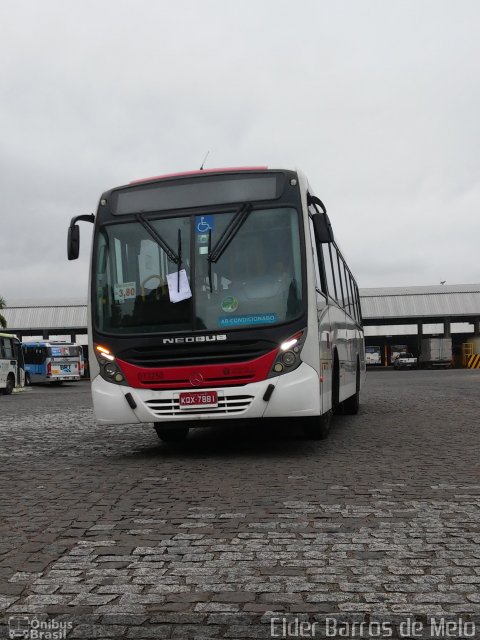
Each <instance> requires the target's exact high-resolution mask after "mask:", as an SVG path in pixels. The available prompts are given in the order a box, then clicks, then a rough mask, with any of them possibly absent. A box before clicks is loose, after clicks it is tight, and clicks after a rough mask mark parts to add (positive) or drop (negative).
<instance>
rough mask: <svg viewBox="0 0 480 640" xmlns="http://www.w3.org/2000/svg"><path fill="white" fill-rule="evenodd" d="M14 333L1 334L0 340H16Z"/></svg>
mask: <svg viewBox="0 0 480 640" xmlns="http://www.w3.org/2000/svg"><path fill="white" fill-rule="evenodd" d="M16 337H17V336H16V335H15V334H14V333H0V338H16Z"/></svg>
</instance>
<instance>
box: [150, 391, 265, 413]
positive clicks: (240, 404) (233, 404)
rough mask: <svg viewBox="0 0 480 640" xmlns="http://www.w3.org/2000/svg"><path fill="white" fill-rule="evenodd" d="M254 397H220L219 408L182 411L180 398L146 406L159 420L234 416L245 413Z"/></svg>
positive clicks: (155, 402)
mask: <svg viewBox="0 0 480 640" xmlns="http://www.w3.org/2000/svg"><path fill="white" fill-rule="evenodd" d="M252 401H253V396H219V398H218V407H206V408H205V409H202V408H201V407H198V408H195V409H180V401H179V399H178V398H165V399H158V400H147V401H146V402H145V404H146V405H147V407H148V408H149V409H150V411H151V412H152V413H153V414H154V415H155V416H157V417H158V418H164V417H169V416H178V415H182V416H198V415H200V414H202V413H213V414H217V415H218V414H220V415H234V414H240V413H243V412H244V411H246V410H247V409H248V407H249V406H250V405H251V404H252Z"/></svg>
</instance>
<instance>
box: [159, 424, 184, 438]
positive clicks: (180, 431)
mask: <svg viewBox="0 0 480 640" xmlns="http://www.w3.org/2000/svg"><path fill="white" fill-rule="evenodd" d="M153 426H154V428H155V431H156V432H157V436H158V437H159V438H160V440H162V441H163V442H182V440H185V438H186V437H187V436H188V432H189V430H190V429H189V428H188V427H184V426H173V427H172V426H170V425H168V426H167V425H163V424H154V425H153Z"/></svg>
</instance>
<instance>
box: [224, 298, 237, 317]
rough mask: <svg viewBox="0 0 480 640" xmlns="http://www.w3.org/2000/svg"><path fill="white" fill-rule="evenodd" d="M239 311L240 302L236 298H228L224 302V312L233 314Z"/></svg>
mask: <svg viewBox="0 0 480 640" xmlns="http://www.w3.org/2000/svg"><path fill="white" fill-rule="evenodd" d="M237 309H238V300H237V299H236V298H235V297H234V296H228V297H227V298H224V299H223V300H222V311H225V313H232V311H236V310H237Z"/></svg>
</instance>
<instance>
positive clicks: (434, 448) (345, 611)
mask: <svg viewBox="0 0 480 640" xmlns="http://www.w3.org/2000/svg"><path fill="white" fill-rule="evenodd" d="M479 384H480V371H463V370H462V371H432V372H428V371H406V372H383V371H382V372H380V371H376V372H372V373H369V375H368V381H367V386H366V388H365V391H364V393H363V398H362V408H361V411H360V413H359V415H358V416H337V417H336V418H335V420H334V427H333V431H332V433H331V435H330V438H329V439H328V440H327V441H325V442H312V441H308V440H305V439H304V438H303V436H302V432H301V429H300V428H299V426H298V425H296V424H293V423H289V424H281V423H277V424H276V425H265V424H259V423H256V424H249V425H245V424H244V425H233V424H230V425H228V427H226V428H222V429H220V428H206V429H198V430H195V431H194V432H193V433H192V434H191V437H190V438H189V439H188V440H187V442H185V443H182V444H175V445H173V444H170V445H166V444H161V443H160V442H159V441H158V439H157V436H156V435H155V433H154V431H153V429H151V428H150V427H149V426H148V425H145V426H123V427H99V426H97V425H96V424H95V422H94V420H93V415H92V410H91V400H90V394H89V387H88V384H87V383H79V384H77V385H69V386H64V387H61V388H39V387H35V388H33V389H32V390H30V391H27V392H26V393H22V394H17V395H13V396H9V397H0V435H1V442H2V448H1V462H2V464H1V472H0V473H1V498H0V499H1V514H2V515H1V520H0V529H1V534H2V536H1V543H0V580H1V584H0V613H2V615H3V614H4V618H3V620H2V622H1V623H0V638H7V637H8V629H7V627H6V626H5V625H6V621H7V619H8V618H9V617H15V616H20V615H21V614H25V615H29V616H31V617H32V616H35V615H36V616H37V617H38V619H40V620H41V619H45V620H47V619H50V620H51V619H52V618H55V619H56V620H57V622H58V621H63V622H65V623H70V626H72V625H73V628H72V629H70V630H69V633H68V637H69V638H185V639H187V638H188V639H189V640H190V639H192V638H220V637H225V638H260V637H270V635H271V633H272V632H273V637H289V635H288V634H289V633H294V631H295V628H294V627H286V626H285V625H287V624H288V623H290V624H293V623H294V618H298V619H299V620H300V621H310V624H312V623H313V622H315V621H317V624H318V625H319V626H318V628H317V627H315V629H314V631H315V634H316V635H312V634H311V635H308V633H306V634H304V635H303V637H323V634H324V633H325V630H324V629H323V627H322V625H323V623H324V622H325V618H326V616H330V617H331V618H332V619H333V618H334V617H335V616H336V619H337V620H338V621H339V622H338V624H339V625H340V623H341V624H343V625H344V627H341V628H346V625H347V624H353V623H357V624H359V623H360V622H362V621H364V622H365V623H368V621H369V620H370V624H372V621H374V622H375V624H376V621H379V622H378V623H379V624H380V621H383V622H384V623H385V621H387V623H388V624H390V623H389V622H388V621H392V624H394V625H396V624H400V621H403V620H406V619H407V618H408V616H409V615H414V616H418V621H419V622H420V623H421V624H422V621H423V622H425V620H426V618H425V617H426V616H432V615H433V616H439V617H441V616H449V617H450V618H452V619H457V618H458V617H460V618H461V619H462V620H463V621H467V622H468V621H470V622H472V621H474V622H475V621H476V624H477V632H476V634H475V635H474V636H473V637H477V638H480V589H479V584H480V546H479V545H478V542H479V540H480V508H479V507H480V474H479V441H480V438H479V428H480V425H479V415H480V394H479V393H478V389H479ZM272 616H273V617H275V618H279V620H278V621H277V620H275V621H274V625H276V626H274V627H272V626H271V618H272ZM368 616H370V617H368ZM295 624H298V620H297V622H296V623H295ZM439 624H440V623H439ZM2 625H3V626H2ZM338 628H340V626H339V627H338ZM352 628H353V627H352ZM394 628H395V627H394ZM304 629H308V627H304ZM444 630H445V629H444ZM395 633H396V632H395ZM290 637H293V636H292V635H290ZM297 637H300V636H299V635H298V628H297ZM330 637H332V636H330ZM334 637H340V636H338V635H337V636H334ZM343 637H345V636H343ZM346 637H349V636H346ZM350 637H358V636H350ZM365 637H387V636H382V635H380V636H369V635H368V634H367V636H365ZM391 637H395V635H393V636H391ZM425 637H431V636H430V635H427V636H425ZM437 637H459V635H458V634H457V635H452V636H445V635H444V636H437ZM461 637H463V636H461ZM465 637H472V636H468V634H466V635H465Z"/></svg>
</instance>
